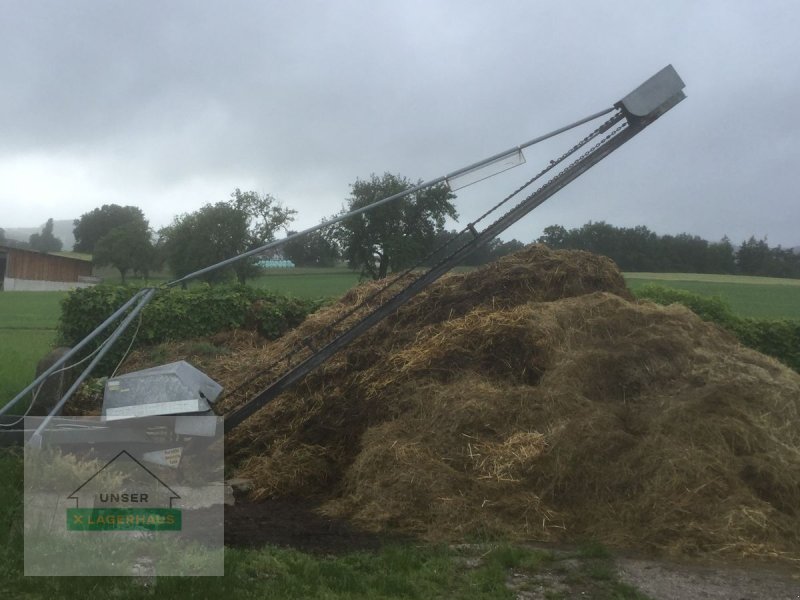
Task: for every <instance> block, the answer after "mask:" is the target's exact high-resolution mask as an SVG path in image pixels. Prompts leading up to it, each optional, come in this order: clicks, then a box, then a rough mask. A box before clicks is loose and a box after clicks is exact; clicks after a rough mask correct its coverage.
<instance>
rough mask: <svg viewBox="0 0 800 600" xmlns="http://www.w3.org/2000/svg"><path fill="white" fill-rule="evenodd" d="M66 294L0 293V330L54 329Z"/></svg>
mask: <svg viewBox="0 0 800 600" xmlns="http://www.w3.org/2000/svg"><path fill="white" fill-rule="evenodd" d="M66 295H67V293H66V292H0V329H55V328H56V326H57V325H58V317H59V315H60V314H61V305H60V304H59V302H61V299H62V298H64V297H66Z"/></svg>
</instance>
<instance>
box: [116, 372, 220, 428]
mask: <svg viewBox="0 0 800 600" xmlns="http://www.w3.org/2000/svg"><path fill="white" fill-rule="evenodd" d="M221 392H222V386H221V385H219V384H218V383H217V382H216V381H214V380H213V379H211V378H210V377H209V376H208V375H206V374H205V373H203V372H202V371H199V370H197V369H195V368H194V367H193V366H192V365H190V364H189V363H187V362H186V361H178V362H174V363H170V364H167V365H161V366H158V367H153V368H150V369H144V370H142V371H135V372H133V373H127V374H125V375H120V376H119V377H114V378H112V379H109V380H108V381H107V382H106V389H105V393H104V395H103V415H104V416H106V417H107V418H108V419H119V418H128V417H142V416H148V415H167V414H176V413H196V412H205V411H208V410H209V409H210V406H209V403H211V402H214V400H216V399H217V398H218V397H219V395H220V393H221Z"/></svg>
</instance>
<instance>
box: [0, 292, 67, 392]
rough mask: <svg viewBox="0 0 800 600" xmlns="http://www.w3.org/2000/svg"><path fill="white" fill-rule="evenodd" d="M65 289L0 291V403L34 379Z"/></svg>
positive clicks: (50, 342) (53, 332) (52, 338)
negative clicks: (56, 290) (50, 290)
mask: <svg viewBox="0 0 800 600" xmlns="http://www.w3.org/2000/svg"><path fill="white" fill-rule="evenodd" d="M64 296H66V294H65V293H64V292H7V293H0V406H2V405H4V404H5V403H6V402H8V401H9V400H10V399H11V398H13V397H14V395H15V394H16V393H17V392H19V391H20V390H21V389H22V388H24V387H25V386H26V385H27V384H28V383H30V382H31V381H32V380H33V377H34V375H35V373H36V363H37V362H38V361H39V359H40V358H42V357H43V356H44V355H45V354H47V352H48V351H49V350H50V348H51V347H52V346H53V343H54V342H55V338H56V326H57V325H58V317H59V314H60V311H61V307H60V305H59V302H60V301H61V299H62V298H63V297H64Z"/></svg>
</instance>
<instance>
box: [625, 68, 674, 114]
mask: <svg viewBox="0 0 800 600" xmlns="http://www.w3.org/2000/svg"><path fill="white" fill-rule="evenodd" d="M684 87H685V85H684V83H683V80H682V79H681V78H680V75H678V73H677V72H676V71H675V69H674V68H673V67H672V65H667V66H666V67H664V68H663V69H661V70H660V71H659V72H658V73H656V74H655V75H653V76H652V77H651V78H650V79H648V80H647V81H645V82H644V83H643V84H642V85H640V86H639V87H638V88H636V89H635V90H633V91H632V92H631V93H630V94H628V95H627V96H625V97H624V98H623V99H622V100H621V101H620V102H619V104H622V106H624V107H625V110H627V111H628V112H629V113H630V114H632V115H633V116H635V117H646V116H648V115H651V114H652V113H654V112H655V111H656V110H658V109H659V108H660V107H661V106H662V105H663V104H665V103H667V101H669V100H670V99H672V98H673V97H674V96H677V95H678V94H680V95H681V100H682V99H683V97H684V96H683V92H682V91H681V90H682V89H683V88H684Z"/></svg>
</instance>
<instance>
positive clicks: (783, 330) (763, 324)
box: [635, 284, 800, 373]
mask: <svg viewBox="0 0 800 600" xmlns="http://www.w3.org/2000/svg"><path fill="white" fill-rule="evenodd" d="M635 294H636V296H637V297H639V298H642V299H646V300H650V301H652V302H655V303H657V304H662V305H665V306H666V305H669V304H676V303H677V304H683V305H684V306H686V307H688V308H689V309H691V310H692V311H693V312H695V313H696V314H697V315H698V316H699V317H700V318H701V319H703V320H704V321H711V322H713V323H716V324H717V325H720V326H721V327H724V328H725V329H727V330H728V331H730V332H731V333H733V334H734V335H735V336H736V337H737V338H738V339H739V341H740V342H742V344H744V345H745V346H748V347H750V348H753V349H755V350H758V351H759V352H762V353H764V354H768V355H769V356H772V357H775V358H777V359H778V360H780V361H781V362H783V363H784V364H786V365H788V366H790V367H791V368H792V369H794V370H795V371H797V372H798V373H800V321H796V320H791V319H753V318H749V317H740V316H738V315H736V314H735V313H734V312H733V310H732V309H731V307H730V306H729V305H728V304H727V303H726V302H725V301H723V300H722V299H721V298H718V297H716V296H715V297H706V296H700V295H699V294H693V293H691V292H687V291H685V290H679V289H675V288H668V287H664V286H660V285H655V284H648V285H645V286H642V287H641V288H639V289H638V290H636V292H635Z"/></svg>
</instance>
